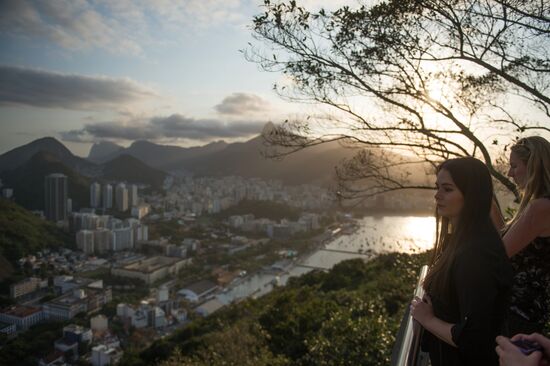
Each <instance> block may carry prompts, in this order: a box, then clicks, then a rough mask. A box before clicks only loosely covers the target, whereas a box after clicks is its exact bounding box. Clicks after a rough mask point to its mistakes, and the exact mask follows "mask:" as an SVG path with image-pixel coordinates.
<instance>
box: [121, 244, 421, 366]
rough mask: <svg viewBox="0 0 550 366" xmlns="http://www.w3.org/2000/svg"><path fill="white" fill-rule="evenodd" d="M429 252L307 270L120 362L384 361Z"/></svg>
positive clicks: (257, 363) (282, 362)
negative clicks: (306, 272) (273, 288)
mask: <svg viewBox="0 0 550 366" xmlns="http://www.w3.org/2000/svg"><path fill="white" fill-rule="evenodd" d="M426 260H427V257H426V254H420V255H406V254H396V253H394V254H387V255H382V256H380V257H378V258H376V259H374V260H372V261H370V262H368V263H366V262H364V261H363V260H360V259H355V260H349V261H345V262H341V263H340V264H338V265H336V266H335V267H334V268H333V269H332V270H331V271H330V272H328V273H325V272H311V273H308V274H306V275H304V276H301V277H298V278H293V279H291V280H290V281H289V283H288V284H287V286H285V287H281V288H278V289H276V290H275V291H273V292H271V293H270V294H268V295H266V296H264V297H262V298H260V299H257V300H246V301H244V302H241V303H239V304H235V305H232V306H230V307H228V308H225V309H223V310H221V311H219V312H218V313H216V314H214V315H212V316H210V317H208V318H205V319H202V318H201V319H197V320H195V321H193V322H192V323H191V324H190V325H188V326H187V327H185V328H184V329H181V330H179V331H177V332H176V333H174V334H173V335H172V336H171V337H169V338H165V339H161V340H158V341H156V342H155V343H153V344H152V345H151V347H149V348H148V349H146V350H143V351H141V352H139V353H137V352H127V353H126V354H125V357H124V359H123V361H122V365H133V366H138V365H150V364H155V363H160V364H162V365H164V366H172V365H196V366H198V365H201V366H202V365H214V366H215V365H380V364H387V363H388V362H389V357H390V355H391V350H392V346H393V343H394V339H395V334H396V333H397V329H398V327H399V323H400V320H401V318H402V316H403V311H404V309H405V307H406V305H407V303H408V301H409V299H410V297H411V296H412V291H413V288H414V286H415V284H416V280H417V276H418V270H419V268H420V266H421V265H422V264H424V263H425V262H426Z"/></svg>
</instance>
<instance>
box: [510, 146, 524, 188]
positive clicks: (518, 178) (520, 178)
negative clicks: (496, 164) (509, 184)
mask: <svg viewBox="0 0 550 366" xmlns="http://www.w3.org/2000/svg"><path fill="white" fill-rule="evenodd" d="M508 176H509V177H510V178H512V179H513V180H514V182H515V183H516V185H517V186H518V188H520V189H523V188H525V183H527V165H526V164H525V162H524V161H523V160H521V159H520V158H519V157H518V156H517V154H516V153H515V152H513V151H512V152H511V153H510V169H508Z"/></svg>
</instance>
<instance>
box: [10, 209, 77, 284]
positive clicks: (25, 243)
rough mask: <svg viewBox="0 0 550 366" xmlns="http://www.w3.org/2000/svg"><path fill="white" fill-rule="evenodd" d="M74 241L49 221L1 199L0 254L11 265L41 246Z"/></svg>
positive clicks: (64, 244) (47, 246) (52, 245)
mask: <svg viewBox="0 0 550 366" xmlns="http://www.w3.org/2000/svg"><path fill="white" fill-rule="evenodd" d="M73 242H74V240H73V239H72V236H69V235H68V233H65V232H63V230H61V229H59V228H58V227H56V226H55V225H54V224H52V223H51V222H48V221H45V220H42V219H40V218H39V217H37V216H35V215H34V214H32V213H31V212H30V211H27V210H26V209H24V208H23V207H21V206H19V205H17V204H16V203H14V202H12V201H8V200H5V199H0V255H1V256H3V257H4V258H5V259H7V260H8V261H9V262H10V263H11V265H14V264H15V262H16V261H17V260H18V259H19V258H21V257H22V256H25V255H28V254H34V253H36V252H37V251H38V250H41V249H43V248H52V247H62V246H70V245H71V244H72V243H73ZM1 278H2V277H1V276H0V280H1Z"/></svg>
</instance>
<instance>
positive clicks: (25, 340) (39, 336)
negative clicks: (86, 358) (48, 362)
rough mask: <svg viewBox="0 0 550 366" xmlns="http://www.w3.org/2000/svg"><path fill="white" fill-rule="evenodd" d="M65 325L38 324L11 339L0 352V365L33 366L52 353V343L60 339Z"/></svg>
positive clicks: (52, 323) (53, 323) (55, 323)
mask: <svg viewBox="0 0 550 366" xmlns="http://www.w3.org/2000/svg"><path fill="white" fill-rule="evenodd" d="M64 325H66V324H65V323H60V322H49V323H43V324H38V325H36V326H34V327H32V328H30V329H29V330H28V331H26V332H24V333H22V334H20V335H19V336H17V338H15V339H12V340H10V341H8V342H7V343H6V345H5V346H4V347H3V348H2V350H1V351H0V365H19V366H27V365H29V366H31V365H32V366H35V365H37V364H38V360H39V359H40V358H41V357H44V356H46V355H47V354H48V353H49V352H51V351H53V343H54V342H55V340H57V339H59V338H61V336H62V333H63V326H64Z"/></svg>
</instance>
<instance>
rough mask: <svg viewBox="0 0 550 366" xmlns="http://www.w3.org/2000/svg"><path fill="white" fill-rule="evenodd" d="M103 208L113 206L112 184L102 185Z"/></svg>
mask: <svg viewBox="0 0 550 366" xmlns="http://www.w3.org/2000/svg"><path fill="white" fill-rule="evenodd" d="M103 208H105V209H111V208H113V186H112V185H110V184H105V185H104V186H103Z"/></svg>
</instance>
